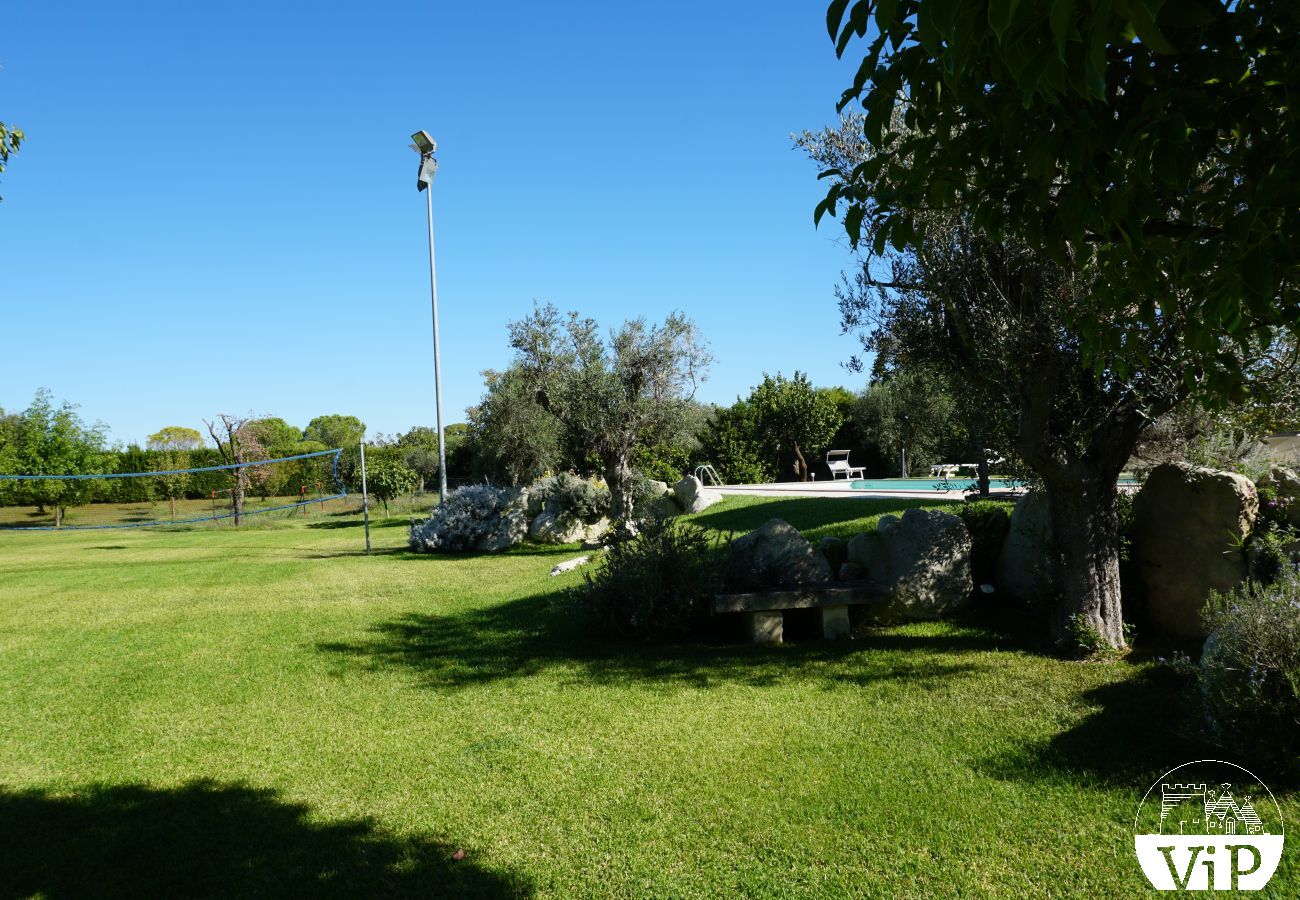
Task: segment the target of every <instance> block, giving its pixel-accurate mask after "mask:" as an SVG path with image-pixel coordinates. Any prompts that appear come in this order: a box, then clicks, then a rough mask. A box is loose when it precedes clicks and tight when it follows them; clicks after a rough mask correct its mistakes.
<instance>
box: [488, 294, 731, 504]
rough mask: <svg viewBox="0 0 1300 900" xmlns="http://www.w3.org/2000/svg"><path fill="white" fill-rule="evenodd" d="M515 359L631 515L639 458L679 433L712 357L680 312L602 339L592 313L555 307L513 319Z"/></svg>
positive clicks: (545, 406)
mask: <svg viewBox="0 0 1300 900" xmlns="http://www.w3.org/2000/svg"><path fill="white" fill-rule="evenodd" d="M510 345H511V347H513V348H514V350H515V353H516V357H515V359H516V365H517V366H518V368H519V370H520V372H521V373H522V375H523V377H524V379H525V382H526V384H527V385H528V386H529V388H530V389H531V390H532V391H533V392H534V397H535V399H536V402H537V404H538V405H539V406H541V407H542V408H543V409H545V410H546V411H547V412H549V413H550V414H551V415H553V416H555V418H556V420H557V421H558V422H559V423H560V425H561V427H562V430H563V433H564V434H565V436H566V438H567V442H568V443H569V444H570V446H579V447H582V448H584V449H585V450H586V451H587V452H589V453H591V454H592V455H594V456H595V457H597V458H598V459H599V460H600V463H601V465H602V468H603V469H604V475H605V482H606V484H608V485H609V490H610V496H611V504H610V507H611V514H612V515H613V516H614V517H615V518H625V517H628V516H630V515H631V514H632V501H633V488H634V476H633V471H632V456H633V453H634V452H635V451H636V449H637V448H638V447H639V446H647V445H653V444H656V443H659V442H660V441H663V440H668V439H670V438H671V437H673V436H674V435H676V434H679V433H680V432H681V430H682V427H683V419H684V418H685V417H687V416H688V415H689V413H690V410H691V401H692V399H693V398H694V396H695V391H696V389H697V387H698V386H699V384H700V382H701V381H703V380H704V378H705V377H706V376H707V372H708V368H709V365H710V364H711V362H712V357H711V356H710V355H709V352H708V350H707V348H706V346H705V342H704V339H703V337H702V336H701V335H700V333H699V331H698V329H697V328H696V326H695V324H694V323H693V322H692V321H691V320H690V319H688V318H686V317H685V316H684V315H682V314H680V313H672V314H670V315H669V316H668V317H667V318H665V319H664V321H663V323H662V324H660V325H650V324H647V322H646V321H645V319H641V318H638V319H632V320H630V321H627V322H624V323H623V324H622V325H621V326H619V327H618V328H615V329H612V330H611V331H610V332H609V334H608V336H607V337H606V336H602V334H601V331H600V327H599V326H598V325H597V324H596V322H595V320H594V319H589V318H582V317H580V316H579V315H578V314H577V313H569V314H568V315H567V316H563V315H561V314H560V312H559V310H557V309H556V308H555V306H554V305H552V304H547V305H546V306H544V307H543V306H537V307H535V308H534V309H533V312H532V314H531V315H530V316H528V317H526V318H524V319H521V320H520V321H517V322H512V323H511V324H510Z"/></svg>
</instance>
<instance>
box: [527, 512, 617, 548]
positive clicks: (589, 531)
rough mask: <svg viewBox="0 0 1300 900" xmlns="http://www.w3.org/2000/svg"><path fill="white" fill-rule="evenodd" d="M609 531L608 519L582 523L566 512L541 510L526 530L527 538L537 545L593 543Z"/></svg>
mask: <svg viewBox="0 0 1300 900" xmlns="http://www.w3.org/2000/svg"><path fill="white" fill-rule="evenodd" d="M608 530H609V519H605V518H602V519H599V520H597V521H595V522H584V521H582V520H581V519H579V518H577V517H575V516H573V515H570V514H569V513H566V512H555V511H553V510H549V509H547V510H543V511H542V513H541V515H539V516H538V517H537V518H535V519H533V524H532V525H531V526H529V528H528V537H529V538H530V539H531V540H534V541H537V542H538V543H539V544H578V543H583V542H595V541H599V540H600V539H601V538H602V537H604V535H605V532H607V531H608Z"/></svg>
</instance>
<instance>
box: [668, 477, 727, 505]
mask: <svg viewBox="0 0 1300 900" xmlns="http://www.w3.org/2000/svg"><path fill="white" fill-rule="evenodd" d="M672 490H673V497H674V498H675V499H676V500H677V505H678V506H680V507H681V508H682V511H683V512H688V513H695V512H700V511H701V510H704V509H708V508H709V507H710V506H712V505H713V504H715V503H717V502H718V501H719V500H721V499H722V494H720V493H718V492H717V491H711V490H708V489H707V488H705V487H704V484H703V482H701V481H700V479H698V478H696V477H695V476H694V475H687V476H686V477H685V478H683V479H682V480H681V481H679V482H677V483H676V484H675V485H673V488H672Z"/></svg>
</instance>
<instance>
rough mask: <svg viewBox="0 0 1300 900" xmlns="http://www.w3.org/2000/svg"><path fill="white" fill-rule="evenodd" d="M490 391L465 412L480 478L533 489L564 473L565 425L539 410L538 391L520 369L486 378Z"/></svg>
mask: <svg viewBox="0 0 1300 900" xmlns="http://www.w3.org/2000/svg"><path fill="white" fill-rule="evenodd" d="M483 382H484V386H485V391H484V393H483V399H481V400H480V401H479V402H478V404H477V405H476V406H472V407H470V408H469V409H468V410H466V414H467V417H468V418H469V431H470V438H469V440H470V442H471V443H472V444H473V449H474V468H475V472H474V474H475V475H476V476H481V477H487V478H492V479H495V480H502V481H507V482H509V483H510V484H512V485H520V484H528V483H530V482H532V481H534V480H536V479H537V478H540V477H541V476H542V475H544V474H545V473H546V472H554V471H558V470H559V469H560V467H561V451H560V431H561V427H560V423H559V422H558V421H557V420H556V418H555V417H554V416H552V415H551V414H550V413H548V412H547V411H546V410H544V409H542V408H541V407H540V406H538V404H537V390H536V388H534V387H533V386H532V380H531V379H530V377H529V376H528V375H527V373H525V372H524V370H523V368H522V367H521V366H520V365H518V364H515V365H512V366H510V367H509V368H507V369H505V370H503V371H500V372H498V371H494V370H492V369H488V370H486V371H484V372H483Z"/></svg>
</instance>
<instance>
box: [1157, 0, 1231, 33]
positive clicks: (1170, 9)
mask: <svg viewBox="0 0 1300 900" xmlns="http://www.w3.org/2000/svg"><path fill="white" fill-rule="evenodd" d="M1215 7H1218V4H1215ZM1217 11H1218V10H1217V9H1216V8H1212V7H1211V6H1210V5H1209V4H1208V3H1206V2H1205V0H1175V2H1173V3H1166V4H1165V5H1164V6H1162V7H1160V12H1159V13H1158V14H1157V15H1156V18H1157V19H1158V20H1159V21H1160V24H1161V25H1164V26H1165V27H1167V28H1200V27H1202V26H1205V25H1209V24H1210V23H1211V22H1213V21H1214V20H1215V18H1216V15H1217Z"/></svg>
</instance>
